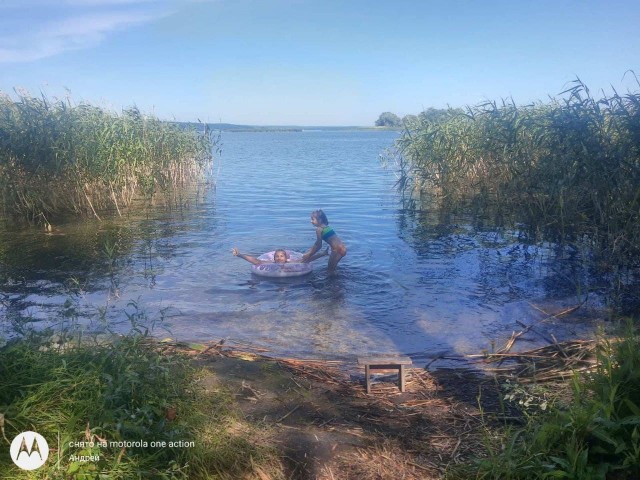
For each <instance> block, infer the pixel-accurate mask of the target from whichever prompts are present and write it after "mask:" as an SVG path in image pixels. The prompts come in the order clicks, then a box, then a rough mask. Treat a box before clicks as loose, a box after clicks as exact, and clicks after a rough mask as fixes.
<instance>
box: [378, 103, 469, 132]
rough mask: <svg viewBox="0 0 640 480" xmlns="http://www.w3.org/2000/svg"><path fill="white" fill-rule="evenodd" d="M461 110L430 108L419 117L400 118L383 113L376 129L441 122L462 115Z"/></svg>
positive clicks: (389, 113)
mask: <svg viewBox="0 0 640 480" xmlns="http://www.w3.org/2000/svg"><path fill="white" fill-rule="evenodd" d="M461 112H462V110H461V109H453V108H433V107H429V108H427V109H426V110H425V111H423V112H421V113H420V114H419V115H405V116H404V117H402V118H400V117H399V116H398V115H396V114H395V113H391V112H383V113H381V114H380V116H379V117H378V119H377V120H376V122H375V126H376V127H395V128H402V127H409V126H412V125H413V126H417V125H418V124H420V123H426V122H439V121H440V120H442V119H444V118H445V117H447V116H448V115H451V114H452V113H461Z"/></svg>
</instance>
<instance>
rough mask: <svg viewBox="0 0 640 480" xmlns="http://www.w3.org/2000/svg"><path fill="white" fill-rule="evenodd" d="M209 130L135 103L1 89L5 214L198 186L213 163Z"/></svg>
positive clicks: (51, 211)
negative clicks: (111, 105) (112, 105)
mask: <svg viewBox="0 0 640 480" xmlns="http://www.w3.org/2000/svg"><path fill="white" fill-rule="evenodd" d="M214 144H215V140H214V138H213V135H212V132H211V130H210V129H209V128H208V126H206V125H205V126H204V129H203V130H202V131H196V130H194V129H187V128H182V127H181V126H180V125H177V124H175V123H168V122H162V121H160V120H158V119H157V118H155V117H153V116H149V115H145V114H143V113H141V112H140V111H139V109H138V108H137V107H132V108H129V109H127V110H124V111H123V112H122V113H121V114H119V115H118V114H115V113H112V112H109V111H106V110H105V109H102V108H99V107H96V106H92V105H89V104H86V103H80V104H78V105H73V104H72V103H71V102H70V101H69V100H54V101H52V100H49V99H48V98H47V97H45V96H44V95H43V96H42V97H40V98H38V97H33V96H30V95H28V94H25V93H19V94H18V97H17V100H13V99H12V98H11V97H9V96H8V95H3V94H0V202H1V203H2V207H3V209H4V212H5V214H6V215H7V216H14V217H17V218H23V219H28V220H30V221H36V220H42V221H43V223H45V224H49V219H50V218H52V217H54V216H57V215H62V214H76V215H88V216H99V214H100V212H101V211H104V210H115V211H118V212H121V209H122V208H125V207H128V206H130V205H131V204H132V202H133V201H134V199H136V198H138V197H141V196H142V197H146V198H150V197H153V196H154V195H157V194H167V193H171V192H173V191H176V190H179V189H182V188H185V187H188V186H192V185H194V183H196V182H198V181H200V180H201V179H202V178H203V176H204V175H205V173H206V171H207V169H208V168H209V167H210V165H211V163H212V160H213V158H212V148H213V146H214Z"/></svg>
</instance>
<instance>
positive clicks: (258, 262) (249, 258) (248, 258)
mask: <svg viewBox="0 0 640 480" xmlns="http://www.w3.org/2000/svg"><path fill="white" fill-rule="evenodd" d="M231 253H233V256H234V257H240V258H242V259H243V260H246V261H247V262H249V263H253V264H254V265H262V264H263V263H264V262H263V261H262V260H258V259H257V258H256V257H252V256H251V255H247V254H244V253H240V252H239V251H238V249H237V248H236V247H233V249H232V250H231Z"/></svg>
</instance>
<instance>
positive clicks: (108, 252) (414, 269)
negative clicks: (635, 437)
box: [0, 130, 598, 364]
mask: <svg viewBox="0 0 640 480" xmlns="http://www.w3.org/2000/svg"><path fill="white" fill-rule="evenodd" d="M396 137H397V133H395V132H388V131H382V132H380V131H331V130H329V131H303V132H247V133H231V132H229V133H223V135H222V153H221V156H220V157H219V158H218V159H217V160H216V165H215V166H214V168H213V177H212V179H211V180H212V182H214V183H215V188H213V187H211V188H209V189H208V191H206V192H205V193H204V195H203V196H202V197H201V198H200V200H199V201H198V202H197V203H194V202H193V201H191V202H190V204H189V205H188V206H186V207H184V208H173V209H171V210H167V209H164V208H155V209H154V208H150V209H145V210H144V211H136V212H135V213H130V214H128V215H127V216H126V217H123V218H117V217H116V218H111V219H108V220H105V221H103V222H98V221H97V220H89V221H83V222H70V223H65V224H60V225H56V226H55V227H56V229H55V231H54V232H53V234H46V233H45V232H43V231H41V229H36V228H30V229H20V230H18V231H16V230H15V228H13V229H12V228H9V227H4V228H3V230H2V231H0V242H1V243H0V258H1V259H2V264H1V266H0V268H2V280H3V284H2V287H1V290H2V291H1V292H0V294H1V295H2V297H0V298H2V304H1V306H0V314H2V315H3V316H4V322H2V325H3V328H4V335H5V336H6V335H10V332H11V329H12V328H15V326H16V325H23V326H24V322H25V319H26V320H27V321H28V322H29V324H28V325H31V326H37V325H43V324H46V323H51V322H54V323H59V322H61V321H63V322H67V323H70V322H74V321H76V322H80V323H82V321H83V320H82V315H83V314H91V315H93V321H92V323H91V325H90V328H92V329H98V328H99V327H100V325H105V324H109V325H110V326H111V328H115V329H117V330H119V331H126V330H127V329H129V328H130V326H131V323H132V322H133V323H136V322H138V321H140V322H142V321H145V322H149V321H153V322H155V323H156V330H155V333H154V334H155V335H157V336H159V337H172V338H175V339H179V340H196V341H208V340H218V339H223V338H224V339H227V341H228V342H232V341H237V342H247V343H250V344H252V345H256V346H260V347H264V348H266V349H268V350H269V351H270V352H271V353H272V354H273V355H279V356H293V357H305V358H308V357H314V358H352V357H353V355H359V354H364V353H390V352H395V353H403V354H410V355H411V356H412V358H413V359H414V362H415V363H417V364H424V363H426V362H428V360H429V359H430V358H432V357H434V356H437V355H441V354H446V355H460V354H465V353H477V352H478V351H480V350H481V349H490V348H491V344H492V343H496V344H497V346H500V345H501V344H502V343H503V342H504V341H505V339H506V338H508V337H509V335H510V334H511V332H512V331H514V330H521V329H522V327H521V326H520V325H519V324H517V323H516V322H517V321H521V322H524V323H526V324H529V323H531V322H534V321H537V320H540V319H541V318H543V317H544V316H545V314H544V313H542V311H545V312H552V311H553V312H556V311H559V310H562V309H563V308H565V307H568V306H571V305H575V304H577V303H578V302H579V301H580V300H581V299H580V297H579V292H578V291H577V288H576V287H575V285H576V284H579V281H578V280H579V277H580V275H582V273H581V272H580V271H579V268H578V269H577V267H576V262H575V261H573V260H575V259H572V258H571V255H567V254H566V252H564V253H561V254H558V252H557V251H556V250H555V249H554V248H553V247H552V246H546V247H540V246H537V247H536V246H532V245H527V244H526V243H524V242H522V241H521V239H519V238H518V237H519V235H518V232H515V231H510V230H505V229H497V228H495V227H493V226H492V225H491V222H486V221H482V220H481V219H480V220H479V219H473V218H470V217H468V216H465V215H458V216H438V215H437V214H435V213H434V215H432V217H431V218H429V219H427V220H426V221H424V222H416V221H415V220H413V219H411V218H409V217H407V216H406V215H405V214H404V213H403V212H402V211H401V210H400V208H399V203H398V197H397V194H396V192H395V189H394V182H395V176H394V173H393V169H392V168H391V169H386V168H384V167H383V165H382V163H381V161H380V154H382V153H383V151H384V150H385V149H386V148H388V147H390V146H392V144H393V141H394V139H395V138H396ZM317 208H322V209H323V210H324V211H325V212H326V214H327V216H328V217H329V220H330V224H331V226H332V227H333V228H334V229H335V231H336V232H337V234H338V235H339V236H340V238H341V239H342V240H343V241H344V243H345V244H346V245H347V247H348V255H347V256H346V257H345V258H344V259H343V260H342V261H341V262H340V264H339V266H338V275H336V276H335V277H329V276H328V275H327V268H326V258H323V259H321V260H318V261H316V262H315V263H314V271H313V273H312V274H311V275H309V276H306V277H299V278H295V279H282V280H273V279H265V278H260V277H257V276H255V275H253V274H252V273H251V269H250V264H249V263H247V262H245V261H243V260H241V259H239V258H236V257H233V256H232V255H231V248H232V247H234V246H235V247H238V248H239V249H240V250H241V251H242V252H246V253H253V254H256V255H259V254H261V253H263V252H266V251H270V250H274V249H275V248H280V247H284V248H289V249H293V250H298V251H305V250H307V249H308V248H309V247H311V245H312V244H313V242H314V240H315V231H314V228H313V227H312V225H311V224H310V219H309V215H310V213H311V211H312V210H315V209H317ZM578 263H579V262H578ZM597 307H598V305H591V303H590V302H588V303H587V304H585V305H584V306H583V307H582V308H581V310H580V312H581V313H582V315H580V316H579V317H572V318H569V319H562V320H556V319H549V320H546V321H544V322H543V323H541V324H540V326H539V327H538V328H537V330H538V331H539V334H538V335H537V336H536V335H532V336H530V337H529V338H528V339H523V340H522V341H520V343H519V344H518V347H519V348H529V347H532V346H537V345H538V344H544V343H545V340H543V339H542V337H544V336H546V337H547V338H549V335H551V334H553V335H555V336H556V338H558V340H562V339H566V338H573V337H576V336H577V337H584V336H588V335H589V334H590V332H591V330H592V328H593V322H592V320H591V318H592V316H593V314H594V313H597ZM123 311H126V312H127V314H128V315H129V318H126V316H125V315H124V314H123ZM96 312H98V313H96Z"/></svg>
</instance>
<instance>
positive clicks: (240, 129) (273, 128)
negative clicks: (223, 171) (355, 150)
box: [170, 122, 402, 133]
mask: <svg viewBox="0 0 640 480" xmlns="http://www.w3.org/2000/svg"><path fill="white" fill-rule="evenodd" d="M170 123H175V124H178V125H180V126H183V127H187V128H190V127H195V128H197V129H201V128H202V127H203V125H205V123H197V122H170ZM206 125H207V126H208V127H209V128H210V129H211V130H214V131H222V132H232V133H233V132H237V133H245V132H253V133H261V132H320V131H322V132H328V131H335V132H345V131H387V130H388V131H397V132H400V131H402V128H398V127H375V126H371V127H367V126H364V127H362V126H360V127H359V126H344V127H335V126H315V125H314V126H298V125H284V126H277V125H235V124H232V123H206Z"/></svg>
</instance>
